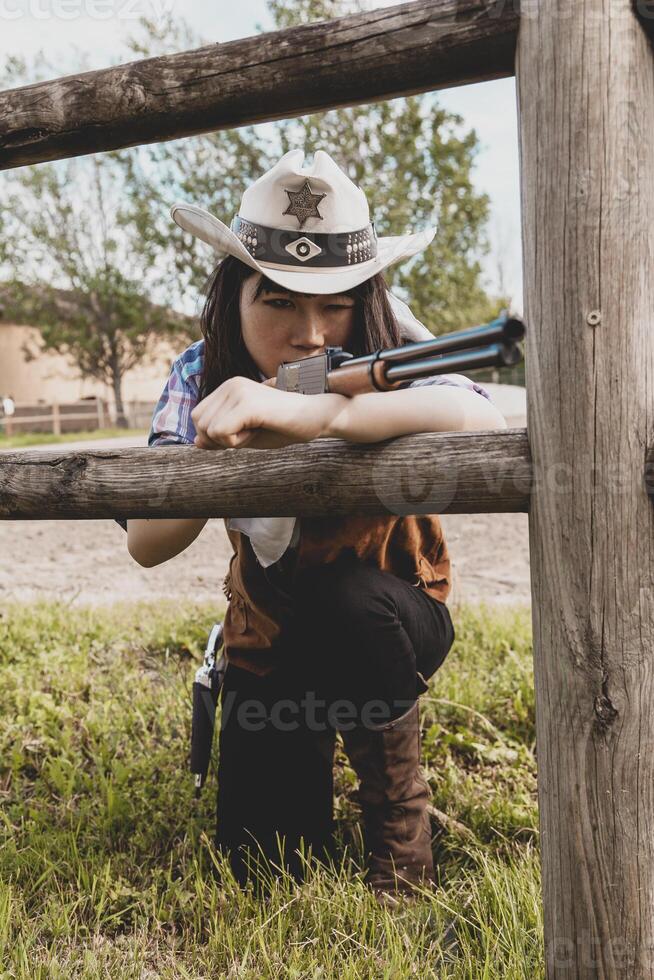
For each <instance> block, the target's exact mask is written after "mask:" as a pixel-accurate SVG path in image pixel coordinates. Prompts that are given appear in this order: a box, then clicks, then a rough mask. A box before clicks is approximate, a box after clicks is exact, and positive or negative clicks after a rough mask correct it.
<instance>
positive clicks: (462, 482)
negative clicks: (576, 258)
mask: <svg viewBox="0 0 654 980" xmlns="http://www.w3.org/2000/svg"><path fill="white" fill-rule="evenodd" d="M262 452H264V451H263V450H258V449H226V450H224V451H222V452H221V451H220V450H207V449H198V448H197V447H196V446H157V447H156V448H144V449H122V450H110V449H108V450H91V451H84V452H66V453H61V452H56V451H51V450H48V451H40V450H39V451H34V450H33V451H30V452H4V453H0V520H45V519H64V518H65V519H71V518H79V519H90V518H105V517H226V516H232V517H287V516H293V515H298V516H301V517H304V516H307V517H322V516H341V515H347V514H369V515H375V514H376V515H379V514H388V513H389V512H390V513H395V514H402V515H407V514H441V513H446V512H449V513H468V514H471V513H490V512H494V513H497V512H500V511H503V512H515V511H526V510H527V509H528V506H529V494H530V487H531V479H532V473H531V459H530V454H529V445H528V442H527V432H526V430H525V429H505V430H498V431H489V432H448V433H432V432H429V433H419V434H417V435H411V436H403V437H401V438H398V439H391V440H388V441H386V442H384V443H383V444H382V443H373V444H367V445H357V444H354V443H348V442H343V441H342V440H340V439H320V440H314V441H313V442H311V443H306V444H302V445H297V446H287V447H285V448H283V449H269V450H265V458H266V460H265V461H266V465H265V466H262V465H261V459H262V456H261V453H262ZM245 488H247V490H246V489H245Z"/></svg>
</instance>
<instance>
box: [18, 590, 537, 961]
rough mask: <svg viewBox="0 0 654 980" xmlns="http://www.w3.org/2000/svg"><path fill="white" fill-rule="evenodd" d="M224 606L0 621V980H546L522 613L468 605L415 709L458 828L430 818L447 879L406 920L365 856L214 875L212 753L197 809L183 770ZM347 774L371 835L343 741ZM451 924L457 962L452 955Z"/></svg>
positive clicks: (35, 609)
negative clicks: (268, 888) (375, 884)
mask: <svg viewBox="0 0 654 980" xmlns="http://www.w3.org/2000/svg"><path fill="white" fill-rule="evenodd" d="M214 612H215V609H214V608H212V607H211V606H209V605H198V606H195V607H193V608H186V609H185V611H184V612H175V611H173V610H170V609H168V608H167V607H166V606H164V605H163V604H162V605H161V606H159V607H155V606H153V605H147V604H134V605H131V606H130V605H127V604H125V605H121V606H120V607H116V608H115V609H114V610H113V611H112V610H111V609H109V610H107V609H104V610H103V609H101V608H97V609H92V608H91V609H89V608H81V609H80V608H77V609H73V608H67V607H65V606H59V607H57V606H56V605H54V604H49V603H45V602H39V603H35V604H30V605H20V604H14V605H6V606H5V607H4V608H3V609H2V611H1V612H0V672H1V676H0V699H1V701H2V705H1V711H0V813H1V817H0V819H1V821H2V827H1V830H0V956H1V960H0V976H1V977H12V978H14V977H16V978H25V980H27V978H29V980H36V978H43V980H46V978H47V980H53V978H54V980H56V978H69V977H72V976H74V977H76V978H77V980H86V978H106V977H116V978H120V980H127V978H135V980H136V978H139V980H141V978H153V980H154V978H173V977H174V978H178V977H179V978H191V977H192V978H205V977H206V978H209V977H212V978H213V977H230V978H237V977H247V978H260V977H265V978H278V977H292V978H324V980H332V978H352V980H354V978H402V980H403V978H405V977H412V976H415V977H420V978H422V977H433V978H436V977H439V978H440V977H450V976H451V977H462V978H463V977H465V978H470V980H478V978H484V980H493V978H498V980H499V978H502V980H505V978H511V980H523V978H524V977H526V976H529V977H540V976H544V966H543V955H542V915H541V895H540V871H539V855H538V834H537V807H536V765H535V758H534V738H535V736H534V698H533V685H532V653H531V630H530V619H529V612H528V611H527V610H525V609H515V610H504V609H503V610H501V611H499V612H495V611H493V612H491V611H489V610H488V609H485V608H484V607H475V608H470V609H465V610H458V611H457V613H456V617H455V626H456V629H457V640H456V643H455V646H454V648H453V650H452V651H451V653H450V654H449V656H448V658H447V660H446V661H445V664H444V665H443V667H442V668H441V670H440V671H439V672H438V673H437V675H436V676H435V677H434V678H433V680H432V684H431V687H430V691H429V693H428V694H426V695H424V696H423V698H422V699H421V707H422V715H423V722H424V734H423V746H424V760H425V769H426V772H427V774H428V777H429V780H430V784H431V787H432V790H433V803H434V805H435V807H437V808H438V809H439V810H441V811H443V812H444V813H446V814H447V816H448V818H452V821H451V822H450V821H449V820H448V823H447V825H446V827H445V828H443V827H442V826H439V825H438V824H436V823H435V824H434V832H435V842H434V847H435V856H436V859H437V866H438V869H439V876H440V883H439V887H438V889H437V890H436V891H435V893H434V894H433V895H429V896H428V895H425V897H424V898H423V899H422V900H420V901H418V902H417V903H415V904H413V905H409V904H407V905H406V906H403V907H401V908H400V909H399V910H384V909H382V908H379V907H377V905H376V904H375V902H374V901H373V899H372V898H371V897H370V895H369V894H368V893H367V891H366V889H365V887H364V886H363V884H362V881H361V872H360V869H359V868H358V866H357V864H356V861H358V860H359V858H360V853H359V852H357V851H355V852H354V859H355V863H348V862H347V861H343V862H342V864H341V865H340V866H339V867H337V868H334V869H333V871H325V870H323V871H322V872H313V871H312V872H311V873H310V874H309V877H308V880H307V883H306V884H305V885H304V886H303V887H302V888H299V887H298V886H296V885H294V884H293V883H292V882H290V881H288V880H281V881H280V882H279V884H278V885H277V886H276V887H275V888H274V889H273V891H272V893H271V894H270V895H269V896H268V897H267V898H266V899H260V898H259V899H258V898H257V897H256V896H255V895H254V893H253V892H252V891H251V890H245V891H244V890H240V889H239V888H238V887H237V886H236V885H235V883H234V882H233V880H232V879H231V878H230V876H229V873H228V869H227V868H226V867H225V866H224V865H222V866H221V868H220V870H221V871H222V874H223V877H222V884H221V885H220V886H219V885H218V883H217V881H216V879H215V878H214V877H213V875H212V866H213V861H214V857H213V850H212V846H211V838H212V836H213V831H214V819H215V818H214V805H215V789H216V783H215V762H216V758H215V757H214V768H213V770H212V773H211V774H210V777H209V780H208V784H207V787H206V788H205V791H204V793H203V796H202V798H201V799H200V801H199V803H198V804H197V805H194V802H193V800H192V785H191V780H192V777H191V776H190V775H189V774H188V772H187V771H186V764H187V753H188V744H189V730H190V689H191V684H192V679H193V673H194V669H195V666H196V665H197V663H198V662H199V661H200V659H201V655H202V650H203V646H204V642H205V640H206V635H207V630H208V628H209V626H210V625H211V623H212V622H213V618H214ZM336 775H337V800H336V803H337V813H338V816H339V820H340V821H341V828H342V830H343V834H344V838H343V839H346V838H347V836H348V835H350V836H351V837H352V836H353V839H354V840H356V834H355V820H356V812H355V808H354V805H353V804H351V803H350V801H349V799H348V793H349V792H350V791H351V788H352V786H353V785H354V777H353V774H352V773H351V771H350V769H349V767H348V766H347V764H346V760H345V757H344V756H343V755H342V754H341V753H340V750H339V755H338V757H337V766H336ZM261 803H262V806H265V800H262V801H261ZM455 821H458V824H457V823H456V822H455ZM450 920H454V923H455V931H456V935H457V939H458V943H459V954H458V957H451V958H450V959H449V960H447V959H445V958H442V959H439V957H440V954H441V946H440V943H439V937H440V936H441V934H442V932H443V929H444V927H445V925H446V923H448V922H449V921H450Z"/></svg>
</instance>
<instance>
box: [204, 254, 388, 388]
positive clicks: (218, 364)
mask: <svg viewBox="0 0 654 980" xmlns="http://www.w3.org/2000/svg"><path fill="white" fill-rule="evenodd" d="M255 274H256V269H253V268H251V267H250V266H249V265H246V264H245V263H244V262H241V261H240V259H237V258H235V257H234V256H233V255H228V256H226V257H225V258H224V259H222V260H221V261H220V262H219V263H218V265H217V266H216V267H215V269H214V270H213V272H212V273H211V274H210V276H209V277H208V278H207V280H206V282H205V284H204V287H203V290H202V292H203V294H204V295H205V296H206V299H205V302H204V307H203V309H202V313H201V315H200V327H201V330H202V336H203V337H204V370H203V372H202V380H201V383H200V400H202V399H203V398H206V397H207V395H210V394H211V392H212V391H215V389H216V388H218V387H219V385H221V384H222V383H223V381H227V379H228V378H233V377H234V376H235V375H240V376H241V377H245V378H252V380H254V381H260V380H261V379H260V376H259V371H258V368H257V366H256V364H255V363H254V361H253V360H252V358H251V357H250V354H249V353H248V350H247V347H246V346H245V343H244V341H243V335H242V333H241V315H240V309H239V302H240V296H241V287H242V285H243V283H244V282H245V281H246V280H247V279H249V278H250V276H253V275H255ZM267 286H270V287H271V288H277V289H279V287H274V284H273V283H270V282H269V281H268V280H267V279H266V278H265V277H264V278H263V279H262V280H261V281H260V282H259V284H258V287H257V295H258V294H259V292H261V291H262V290H263V289H265V288H266V287H267ZM387 289H388V286H387V285H386V280H385V279H384V276H383V274H382V273H381V272H378V273H377V274H376V275H374V276H371V278H370V279H366V280H365V281H364V282H362V283H359V285H358V286H354V287H353V288H352V289H349V290H347V292H346V293H345V294H344V295H346V296H351V297H352V298H353V299H354V301H355V302H354V328H353V331H352V337H351V340H350V342H349V343H348V350H349V352H350V353H351V354H353V355H354V357H360V356H361V355H363V354H371V353H372V352H373V351H375V350H377V349H378V348H380V347H399V346H400V345H401V344H402V342H403V341H402V337H401V334H400V327H399V324H398V322H397V319H396V317H395V314H394V313H393V310H392V308H391V305H390V303H389V301H388V295H387ZM290 295H300V296H301V295H311V294H310V293H309V294H307V293H294V292H293V291H290Z"/></svg>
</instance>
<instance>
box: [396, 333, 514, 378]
mask: <svg viewBox="0 0 654 980" xmlns="http://www.w3.org/2000/svg"><path fill="white" fill-rule="evenodd" d="M521 359H522V351H521V350H520V348H519V347H518V345H517V344H513V343H509V344H489V345H488V346H486V347H477V348H475V349H474V350H460V351H453V352H452V353H448V354H439V355H437V356H435V357H427V358H420V360H418V361H406V362H405V363H403V364H392V365H389V367H388V368H387V369H386V374H385V380H386V381H387V382H388V384H389V385H395V384H397V383H399V382H401V381H415V380H416V379H418V378H424V377H426V376H428V375H431V374H457V373H458V372H459V371H474V370H475V369H477V368H489V367H510V366H512V365H514V364H517V363H518V362H519V361H520V360H521Z"/></svg>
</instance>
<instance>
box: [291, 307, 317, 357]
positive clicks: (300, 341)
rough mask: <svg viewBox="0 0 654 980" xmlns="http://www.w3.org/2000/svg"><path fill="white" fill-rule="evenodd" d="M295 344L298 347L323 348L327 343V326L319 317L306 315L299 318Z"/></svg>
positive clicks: (294, 339) (294, 338)
mask: <svg viewBox="0 0 654 980" xmlns="http://www.w3.org/2000/svg"><path fill="white" fill-rule="evenodd" d="M299 321H300V322H299V324H298V327H297V330H296V331H295V335H294V337H293V343H294V344H295V346H296V347H308V348H310V349H311V350H313V349H314V348H315V347H322V346H323V344H324V341H325V324H324V321H323V319H322V317H321V316H319V315H315V314H314V315H309V314H307V315H305V316H302V317H300V318H299Z"/></svg>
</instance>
